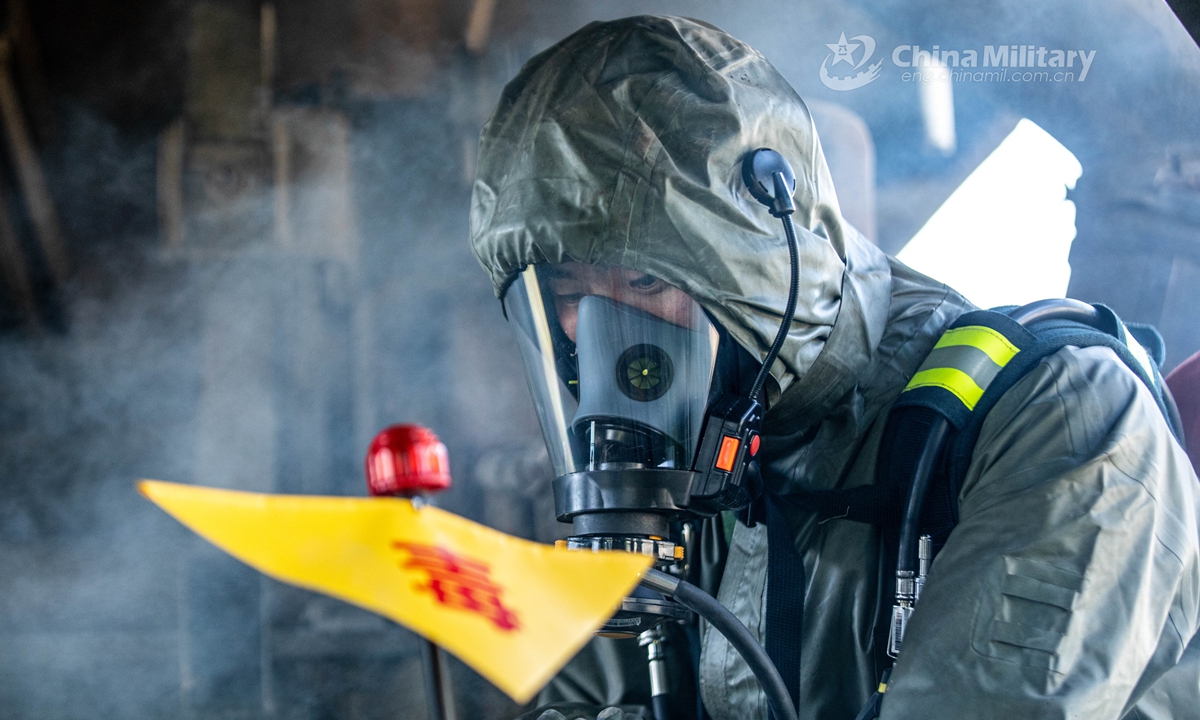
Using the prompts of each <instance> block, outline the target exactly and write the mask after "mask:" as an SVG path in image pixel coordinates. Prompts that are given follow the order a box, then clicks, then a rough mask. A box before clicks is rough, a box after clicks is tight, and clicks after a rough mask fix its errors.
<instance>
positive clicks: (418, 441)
mask: <svg viewBox="0 0 1200 720" xmlns="http://www.w3.org/2000/svg"><path fill="white" fill-rule="evenodd" d="M448 487H450V460H449V454H448V453H447V452H446V446H445V445H443V444H442V441H441V440H439V439H438V436H437V435H435V434H434V432H433V431H432V430H430V429H428V428H424V427H421V426H420V425H392V426H390V427H387V428H384V429H383V430H382V431H381V432H380V433H379V434H378V435H376V436H375V439H374V440H372V441H371V447H369V448H368V449H367V489H368V490H369V491H370V493H371V494H372V495H399V496H402V497H415V496H417V495H427V494H433V493H436V492H440V491H442V490H445V489H446V488H448Z"/></svg>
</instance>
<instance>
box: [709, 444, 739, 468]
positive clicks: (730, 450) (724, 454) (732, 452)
mask: <svg viewBox="0 0 1200 720" xmlns="http://www.w3.org/2000/svg"><path fill="white" fill-rule="evenodd" d="M739 445H741V441H740V440H738V439H737V438H735V437H733V436H732V435H726V436H725V437H723V438H721V450H720V451H719V452H718V453H717V462H716V463H715V466H716V468H717V469H718V470H724V471H725V472H733V461H734V459H735V458H736V457H737V451H738V446H739Z"/></svg>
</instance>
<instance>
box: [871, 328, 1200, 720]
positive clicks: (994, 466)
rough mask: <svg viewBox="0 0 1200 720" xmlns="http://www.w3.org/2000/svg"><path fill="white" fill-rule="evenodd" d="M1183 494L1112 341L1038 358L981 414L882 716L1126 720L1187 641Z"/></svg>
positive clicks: (1182, 459)
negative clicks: (955, 517)
mask: <svg viewBox="0 0 1200 720" xmlns="http://www.w3.org/2000/svg"><path fill="white" fill-rule="evenodd" d="M1198 490H1200V488H1198V486H1197V481H1196V478H1195V476H1194V475H1193V472H1192V469H1191V466H1190V464H1189V463H1188V460H1187V457H1186V456H1185V455H1184V453H1183V451H1182V450H1181V449H1180V448H1179V446H1178V445H1177V444H1176V443H1175V442H1174V440H1173V439H1172V438H1171V436H1170V433H1169V431H1168V429H1167V427H1166V424H1165V423H1164V421H1163V419H1162V417H1161V414H1160V413H1159V411H1158V408H1157V406H1156V405H1155V402H1154V399H1153V397H1152V396H1151V394H1150V393H1149V391H1148V390H1147V389H1146V388H1145V387H1144V386H1143V385H1142V384H1141V382H1140V381H1139V380H1138V379H1137V378H1136V376H1134V375H1133V373H1131V372H1130V371H1129V370H1128V368H1126V367H1125V366H1124V365H1123V364H1122V363H1121V361H1120V360H1119V359H1117V357H1116V355H1115V354H1114V353H1112V351H1111V350H1108V349H1107V348H1088V349H1077V348H1067V349H1064V350H1063V351H1060V352H1059V353H1056V354H1055V355H1053V356H1051V357H1049V358H1047V359H1046V360H1045V361H1043V362H1042V363H1041V364H1040V365H1039V366H1038V368H1037V369H1035V370H1034V371H1033V372H1032V373H1030V375H1029V376H1027V377H1025V378H1024V379H1022V380H1021V382H1020V383H1018V384H1017V385H1016V386H1014V387H1013V388H1012V389H1011V390H1010V391H1009V392H1008V393H1007V394H1006V395H1005V397H1004V398H1003V399H1002V400H1001V402H1000V403H998V404H997V405H996V407H995V408H994V409H993V410H992V412H991V414H990V415H989V417H988V419H987V420H986V422H985V424H984V427H983V431H982V433H981V435H980V438H979V442H978V444H977V445H976V449H975V454H974V458H973V460H972V466H971V469H970V471H969V472H968V475H967V478H966V481H965V483H964V486H963V489H962V492H961V494H960V505H959V514H960V522H959V524H958V526H957V527H956V528H955V530H954V532H953V533H952V534H951V536H950V538H949V540H948V541H947V543H946V546H945V548H944V549H943V550H942V551H941V552H940V553H939V554H938V556H937V558H936V559H935V560H934V563H933V566H932V568H931V570H930V576H929V579H928V583H927V585H926V587H925V590H924V593H923V594H922V596H921V599H920V602H919V603H918V605H917V609H916V612H915V613H914V615H913V618H912V621H911V623H910V625H909V628H908V631H907V634H906V637H905V642H904V649H903V652H902V653H901V657H900V659H899V661H898V663H897V665H896V669H895V672H894V674H893V676H892V681H891V683H890V685H889V687H888V690H887V693H886V695H885V699H884V702H883V708H882V715H881V720H897V719H899V718H921V719H922V720H940V719H942V718H947V719H948V718H966V717H969V718H972V719H973V720H986V719H990V718H997V719H999V718H1005V719H1009V718H1026V719H1033V718H1047V719H1050V718H1088V719H1089V720H1110V719H1111V720H1117V718H1121V717H1123V716H1125V715H1126V713H1127V712H1129V711H1130V709H1131V708H1132V707H1133V705H1134V704H1135V703H1136V702H1137V701H1138V699H1139V698H1140V697H1141V696H1142V695H1143V694H1145V693H1146V692H1147V690H1149V689H1150V688H1151V687H1152V686H1154V685H1155V683H1156V682H1157V681H1158V679H1159V678H1160V677H1162V676H1163V675H1164V674H1165V673H1166V672H1167V671H1168V670H1170V669H1171V668H1172V667H1174V666H1175V665H1176V664H1177V663H1178V662H1179V659H1180V657H1181V656H1182V655H1183V653H1184V650H1185V648H1186V647H1187V646H1188V644H1189V643H1190V642H1191V640H1192V638H1193V636H1195V635H1196V630H1197V615H1198V606H1200V597H1198V595H1200V592H1198V589H1200V569H1198V568H1200V565H1198V558H1197V555H1198V554H1200V541H1198V539H1197V516H1198V511H1197V507H1198V506H1197V502H1198V498H1197V495H1198V494H1200V493H1198ZM1192 711H1194V708H1193V709H1192V710H1189V711H1188V712H1192Z"/></svg>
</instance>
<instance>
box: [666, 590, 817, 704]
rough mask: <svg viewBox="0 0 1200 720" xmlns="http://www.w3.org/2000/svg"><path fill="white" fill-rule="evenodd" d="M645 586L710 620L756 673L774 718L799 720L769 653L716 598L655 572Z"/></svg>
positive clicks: (709, 622) (710, 623)
mask: <svg viewBox="0 0 1200 720" xmlns="http://www.w3.org/2000/svg"><path fill="white" fill-rule="evenodd" d="M642 586H643V587H647V588H649V589H651V590H654V591H656V592H660V593H662V594H663V595H666V596H668V597H673V598H675V599H676V600H677V601H679V603H680V604H681V605H684V606H686V607H687V608H689V609H690V610H692V611H693V612H695V613H696V614H697V615H699V616H700V617H702V618H704V619H705V620H707V621H708V624H709V625H712V626H713V629H714V630H716V631H717V632H719V633H721V634H722V635H724V636H725V639H726V640H728V641H729V644H730V645H732V646H733V648H734V649H735V650H737V651H738V653H739V654H740V655H741V656H742V659H743V660H745V661H746V664H747V665H749V666H750V671H751V672H753V673H754V677H755V678H756V679H757V680H758V684H759V685H761V686H762V689H763V693H764V694H766V696H767V706H768V707H770V708H771V712H772V713H774V715H775V717H776V718H778V719H779V720H798V719H797V715H796V708H794V707H792V700H791V697H790V696H789V695H788V691H787V686H786V685H785V684H784V682H783V678H782V677H781V676H780V675H779V671H778V670H777V669H776V668H775V664H774V663H772V662H771V658H770V657H769V656H768V655H767V651H766V649H765V648H763V646H762V645H761V644H760V643H759V642H758V640H757V639H756V638H755V637H754V636H753V635H751V634H750V631H749V630H748V629H746V626H745V625H743V624H742V621H741V620H738V619H737V617H736V616H735V615H734V614H733V613H731V612H729V610H728V609H727V608H726V607H725V606H724V605H722V604H721V603H719V602H717V600H716V598H714V597H713V596H712V595H709V594H708V593H706V592H704V591H703V590H701V589H700V588H698V587H696V586H695V585H693V584H691V583H689V582H685V581H683V580H680V579H679V578H676V577H672V576H671V575H668V574H666V573H664V572H661V571H659V570H654V569H650V570H647V571H646V574H645V575H643V576H642Z"/></svg>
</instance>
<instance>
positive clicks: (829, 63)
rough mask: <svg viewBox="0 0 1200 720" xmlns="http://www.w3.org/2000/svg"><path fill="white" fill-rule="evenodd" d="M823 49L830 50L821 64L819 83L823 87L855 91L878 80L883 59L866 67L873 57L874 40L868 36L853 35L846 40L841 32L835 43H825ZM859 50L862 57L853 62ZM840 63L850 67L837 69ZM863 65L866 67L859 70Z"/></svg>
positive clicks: (844, 34)
mask: <svg viewBox="0 0 1200 720" xmlns="http://www.w3.org/2000/svg"><path fill="white" fill-rule="evenodd" d="M825 47H827V48H829V50H830V53H829V55H827V56H826V57H825V60H824V61H823V62H822V63H821V82H822V83H824V84H825V87H827V88H829V89H831V90H840V91H845V90H855V89H857V88H860V87H862V86H864V85H866V84H867V83H870V82H874V81H875V80H877V79H878V78H879V71H880V69H881V68H882V67H883V59H882V58H881V59H880V60H879V61H878V62H876V63H875V64H874V65H867V62H868V61H870V59H871V58H872V56H874V55H875V39H874V38H872V37H871V36H870V35H855V36H854V37H852V38H850V39H849V40H847V39H846V33H844V32H843V33H842V36H841V37H839V38H838V41H837V42H835V43H826V45H825ZM859 50H861V51H862V57H860V58H859V60H858V62H855V61H854V54H855V53H856V52H858V51H859ZM841 63H845V64H846V65H849V66H850V67H849V68H847V69H839V68H837V66H838V65H839V64H841ZM864 65H867V66H866V67H865V68H863V69H862V70H859V68H862V67H863V66H864ZM856 71H857V72H856ZM833 72H843V73H846V74H845V75H840V76H839V75H833V74H832V73H833Z"/></svg>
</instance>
